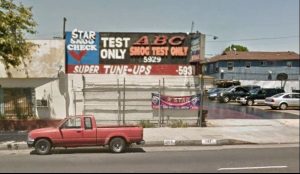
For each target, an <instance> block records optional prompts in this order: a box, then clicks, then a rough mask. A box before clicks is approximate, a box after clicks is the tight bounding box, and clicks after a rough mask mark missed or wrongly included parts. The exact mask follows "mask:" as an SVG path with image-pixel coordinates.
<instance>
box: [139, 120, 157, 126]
mask: <svg viewBox="0 0 300 174" xmlns="http://www.w3.org/2000/svg"><path fill="white" fill-rule="evenodd" d="M139 125H140V126H142V127H143V128H153V127H155V124H154V123H151V122H150V120H141V121H140V122H139Z"/></svg>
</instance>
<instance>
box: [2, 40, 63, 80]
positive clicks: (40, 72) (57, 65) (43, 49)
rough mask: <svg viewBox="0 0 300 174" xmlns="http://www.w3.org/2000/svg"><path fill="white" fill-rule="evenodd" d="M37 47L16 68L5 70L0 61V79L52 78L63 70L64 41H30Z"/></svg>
mask: <svg viewBox="0 0 300 174" xmlns="http://www.w3.org/2000/svg"><path fill="white" fill-rule="evenodd" d="M31 42H33V43H35V44H37V45H38V47H36V48H35V51H33V54H32V57H31V58H30V59H25V60H24V62H23V63H22V64H21V65H20V66H18V67H16V68H10V69H9V70H6V69H5V66H4V65H3V62H1V61H0V78H8V73H10V74H11V77H12V78H54V77H57V74H58V72H59V71H64V70H65V68H64V67H65V59H64V57H65V41H64V40H31Z"/></svg>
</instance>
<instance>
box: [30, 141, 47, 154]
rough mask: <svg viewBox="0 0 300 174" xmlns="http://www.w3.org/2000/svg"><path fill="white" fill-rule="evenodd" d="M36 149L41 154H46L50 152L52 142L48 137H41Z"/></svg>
mask: <svg viewBox="0 0 300 174" xmlns="http://www.w3.org/2000/svg"><path fill="white" fill-rule="evenodd" d="M34 147H35V150H36V152H37V153H38V154H40V155H46V154H49V152H50V150H51V143H50V141H49V140H47V139H39V140H38V141H37V142H36V143H35V145H34Z"/></svg>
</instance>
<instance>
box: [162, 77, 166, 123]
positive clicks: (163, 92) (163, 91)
mask: <svg viewBox="0 0 300 174" xmlns="http://www.w3.org/2000/svg"><path fill="white" fill-rule="evenodd" d="M162 94H163V95H165V78H163V90H162ZM164 117H165V115H164V108H162V109H161V118H162V124H164V119H165V118H164Z"/></svg>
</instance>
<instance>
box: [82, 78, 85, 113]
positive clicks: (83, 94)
mask: <svg viewBox="0 0 300 174" xmlns="http://www.w3.org/2000/svg"><path fill="white" fill-rule="evenodd" d="M82 84H83V88H82V97H83V111H82V114H83V115H85V77H84V76H83V75H82Z"/></svg>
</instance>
